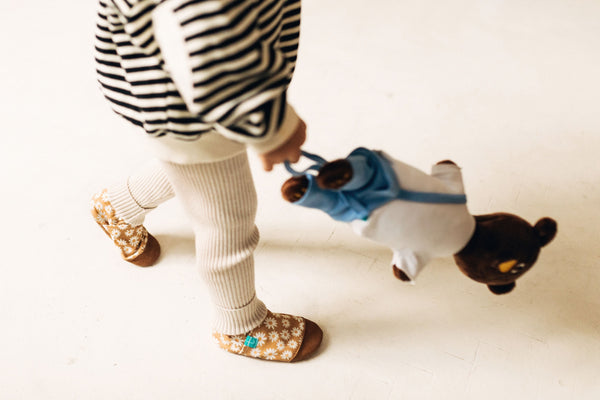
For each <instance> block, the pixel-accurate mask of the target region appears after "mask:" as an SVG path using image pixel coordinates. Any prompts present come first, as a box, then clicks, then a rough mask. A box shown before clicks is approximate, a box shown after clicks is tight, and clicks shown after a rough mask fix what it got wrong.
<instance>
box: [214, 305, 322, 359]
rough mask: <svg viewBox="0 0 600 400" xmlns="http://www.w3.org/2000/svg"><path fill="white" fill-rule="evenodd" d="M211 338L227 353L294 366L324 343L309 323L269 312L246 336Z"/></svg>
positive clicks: (320, 335) (291, 316)
mask: <svg viewBox="0 0 600 400" xmlns="http://www.w3.org/2000/svg"><path fill="white" fill-rule="evenodd" d="M213 338H214V339H215V341H216V343H217V344H218V345H219V346H220V347H221V348H222V349H224V350H227V351H228V352H230V353H234V354H239V355H242V356H247V357H254V358H259V359H261V360H269V361H282V362H297V361H302V360H305V359H307V358H309V357H310V356H311V355H312V354H314V353H315V351H316V350H317V349H318V348H319V346H320V345H321V341H322V340H323V331H322V330H321V328H319V326H318V325H317V324H315V323H314V322H312V321H310V320H308V319H305V318H302V317H296V316H293V315H287V314H275V313H272V312H271V311H268V312H267V317H266V318H265V320H264V321H263V322H262V323H261V324H260V325H259V326H258V327H256V328H254V329H253V330H252V331H250V332H249V333H248V334H246V335H233V336H232V335H225V334H222V333H213Z"/></svg>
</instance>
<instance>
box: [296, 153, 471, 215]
mask: <svg viewBox="0 0 600 400" xmlns="http://www.w3.org/2000/svg"><path fill="white" fill-rule="evenodd" d="M302 154H303V155H304V156H305V157H307V158H309V159H311V160H313V161H315V162H316V163H317V164H315V165H313V166H311V167H309V168H308V169H307V170H305V171H303V172H297V171H295V170H294V169H292V167H291V166H290V165H289V163H286V165H285V166H286V168H287V170H288V171H289V172H290V173H291V174H292V175H295V176H301V175H304V176H306V178H307V179H308V188H307V190H306V192H305V193H304V195H303V196H302V198H300V199H299V200H298V201H296V202H294V204H296V205H299V206H303V207H308V208H317V209H320V210H322V211H324V212H326V213H327V214H329V216H331V218H333V219H334V220H337V221H343V222H350V221H354V220H357V219H362V220H367V219H368V218H369V215H371V212H372V211H373V210H375V209H377V208H379V207H381V206H383V205H384V204H386V203H388V202H390V201H392V200H406V201H413V202H420V203H436V204H465V203H466V202H467V199H466V197H465V195H462V194H446V193H429V192H414V191H409V190H405V189H402V187H401V186H400V183H399V182H398V179H397V177H396V174H395V172H394V169H393V168H392V165H391V164H390V162H389V161H388V160H387V159H386V158H385V157H384V156H383V155H381V153H379V152H377V151H373V150H369V149H366V148H364V147H359V148H357V149H355V150H354V151H352V152H351V153H350V154H349V155H348V157H346V160H347V161H348V162H349V163H350V164H351V165H352V172H353V175H352V179H351V180H350V181H349V182H348V183H346V184H345V185H344V186H342V187H341V188H339V189H337V190H329V189H322V188H320V187H319V186H318V185H317V182H316V178H315V176H314V175H313V174H311V173H309V171H311V170H317V171H318V169H319V168H320V167H321V166H323V165H324V164H325V163H326V161H325V160H324V159H323V158H321V157H319V156H317V155H314V154H311V153H307V152H302Z"/></svg>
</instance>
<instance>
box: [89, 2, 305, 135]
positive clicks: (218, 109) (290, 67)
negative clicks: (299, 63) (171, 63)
mask: <svg viewBox="0 0 600 400" xmlns="http://www.w3.org/2000/svg"><path fill="white" fill-rule="evenodd" d="M163 2H175V3H176V4H173V5H174V6H175V7H174V8H173V9H174V13H175V16H176V18H177V20H178V22H179V24H180V26H181V27H182V28H183V31H184V32H185V46H186V51H187V53H188V55H189V63H188V64H189V65H190V68H191V74H192V79H193V101H191V102H190V101H188V104H186V103H185V101H184V100H183V99H182V96H181V95H180V93H179V92H178V90H177V88H176V86H175V84H174V82H173V80H172V79H171V77H170V75H169V73H168V71H167V70H166V68H165V64H164V60H163V58H162V54H161V52H160V49H159V47H158V44H157V41H156V40H155V37H154V33H153V27H152V12H153V10H154V9H155V7H157V6H158V5H159V4H161V3H163ZM299 33H300V0H100V1H99V8H98V20H97V31H96V53H95V54H96V65H97V73H98V80H99V82H100V84H101V88H102V91H103V93H104V95H105V97H106V98H107V99H108V100H109V101H110V103H111V105H112V108H113V109H114V111H115V112H117V113H118V114H120V115H121V116H123V117H124V118H126V119H127V120H128V121H130V122H132V123H133V124H135V125H138V126H140V127H142V128H144V129H145V131H146V132H147V133H148V134H150V135H153V136H164V135H167V134H169V135H175V136H176V137H178V138H181V139H194V138H197V137H199V136H200V135H202V134H203V133H206V132H211V131H214V130H215V127H217V125H219V126H218V128H219V131H221V132H222V131H223V128H225V129H226V130H227V131H228V132H231V133H232V134H233V135H235V136H236V137H239V138H240V140H241V141H245V142H251V141H253V140H258V139H260V138H266V137H270V136H271V135H273V134H274V133H275V132H276V131H277V129H278V127H279V126H280V125H281V123H282V120H283V117H284V113H285V109H286V90H287V87H288V85H289V83H290V81H291V79H292V75H293V72H294V68H295V64H296V56H297V51H298V38H299Z"/></svg>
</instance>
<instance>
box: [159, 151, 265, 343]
mask: <svg viewBox="0 0 600 400" xmlns="http://www.w3.org/2000/svg"><path fill="white" fill-rule="evenodd" d="M163 167H164V171H165V172H166V174H167V176H168V177H169V180H170V182H171V184H172V186H173V188H174V190H175V193H176V194H177V198H178V199H179V201H180V202H181V204H182V205H183V207H184V209H185V211H186V212H187V214H188V215H189V216H190V219H191V223H192V225H193V229H194V232H195V235H196V257H197V263H198V266H199V269H200V273H201V275H202V277H203V279H204V281H205V282H206V284H207V285H208V288H209V290H210V296H211V299H212V301H213V303H214V305H215V311H216V321H215V330H216V331H217V332H220V333H224V334H228V335H237V334H241V333H244V332H248V331H250V330H251V329H252V328H254V327H256V326H258V325H259V324H260V323H261V322H262V321H263V320H264V318H265V316H266V314H267V309H266V308H265V305H264V304H263V303H262V302H261V301H260V300H258V298H257V297H256V293H255V288H254V256H253V252H254V249H255V247H256V245H257V244H258V238H259V235H258V229H257V228H256V226H255V224H254V218H255V215H256V191H255V188H254V183H253V180H252V175H251V172H250V167H249V165H248V159H247V156H246V154H245V153H244V154H242V155H239V156H235V157H233V158H231V159H228V160H225V161H219V162H215V163H202V164H190V165H182V164H173V163H166V162H165V163H163Z"/></svg>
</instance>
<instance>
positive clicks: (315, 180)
mask: <svg viewBox="0 0 600 400" xmlns="http://www.w3.org/2000/svg"><path fill="white" fill-rule="evenodd" d="M302 154H303V155H304V156H306V157H308V158H310V159H312V160H313V161H315V162H316V164H314V165H312V166H311V167H309V168H308V169H307V170H306V171H303V172H297V171H295V170H294V169H293V168H292V167H291V166H290V164H289V163H286V168H287V169H288V171H289V172H290V173H292V174H293V175H294V176H293V177H292V178H290V179H288V180H287V181H286V182H285V183H284V184H283V186H282V188H281V190H282V195H283V197H284V199H285V200H287V201H289V202H292V203H294V204H296V205H299V206H303V207H309V208H316V209H320V210H322V211H324V212H326V213H327V214H329V216H330V217H332V218H333V219H335V220H338V221H343V222H347V223H349V224H350V225H351V226H352V228H353V229H354V231H355V232H356V233H357V234H358V235H360V236H363V237H366V238H369V239H371V240H373V241H375V242H378V243H380V244H383V245H386V246H388V247H390V248H391V249H392V252H393V257H392V264H393V271H394V275H395V276H396V277H397V278H398V279H400V280H402V281H406V282H413V283H414V281H415V279H416V277H417V275H418V274H419V273H420V272H421V271H422V269H423V267H425V265H426V264H427V263H428V262H429V261H430V260H431V259H433V258H437V257H444V256H449V255H453V256H454V260H455V262H456V264H457V265H458V267H459V269H460V270H461V271H462V272H463V273H464V274H465V275H467V276H468V277H469V278H471V279H473V280H475V281H477V282H481V283H484V284H486V285H487V286H488V288H489V289H490V290H491V291H492V292H493V293H495V294H504V293H508V292H510V291H511V290H513V289H514V288H515V286H516V284H515V281H516V280H517V279H518V278H520V277H521V276H523V274H525V273H526V272H527V271H528V270H529V269H531V267H532V266H533V264H534V263H535V261H536V260H537V257H538V255H539V253H540V249H541V248H542V247H543V246H545V245H546V244H548V243H549V242H550V241H551V240H552V239H553V238H554V236H555V235H556V230H557V224H556V222H555V221H554V220H553V219H551V218H542V219H540V220H539V221H538V222H537V223H536V224H535V225H533V226H532V225H530V224H529V223H528V222H527V221H525V220H523V219H522V218H520V217H519V216H517V215H513V214H507V213H495V214H488V215H477V216H473V215H471V214H470V212H469V210H468V209H467V204H466V203H467V201H466V196H465V193H464V188H463V183H462V175H461V171H460V168H459V167H458V166H457V165H456V164H455V163H454V162H452V161H449V160H445V161H441V162H439V163H437V164H436V165H434V166H433V168H432V172H431V174H430V175H428V174H426V173H424V172H423V171H421V170H418V169H416V168H414V167H412V166H410V165H408V164H405V163H403V162H401V161H398V160H396V159H394V158H392V157H390V156H389V155H388V154H386V153H384V152H382V151H373V150H369V149H366V148H362V147H361V148H358V149H355V150H354V151H352V152H351V153H350V155H348V156H347V157H346V158H345V159H339V160H336V161H333V162H327V161H325V160H324V159H322V158H321V157H319V156H316V155H314V154H310V153H307V152H303V153H302ZM312 171H314V172H312Z"/></svg>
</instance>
